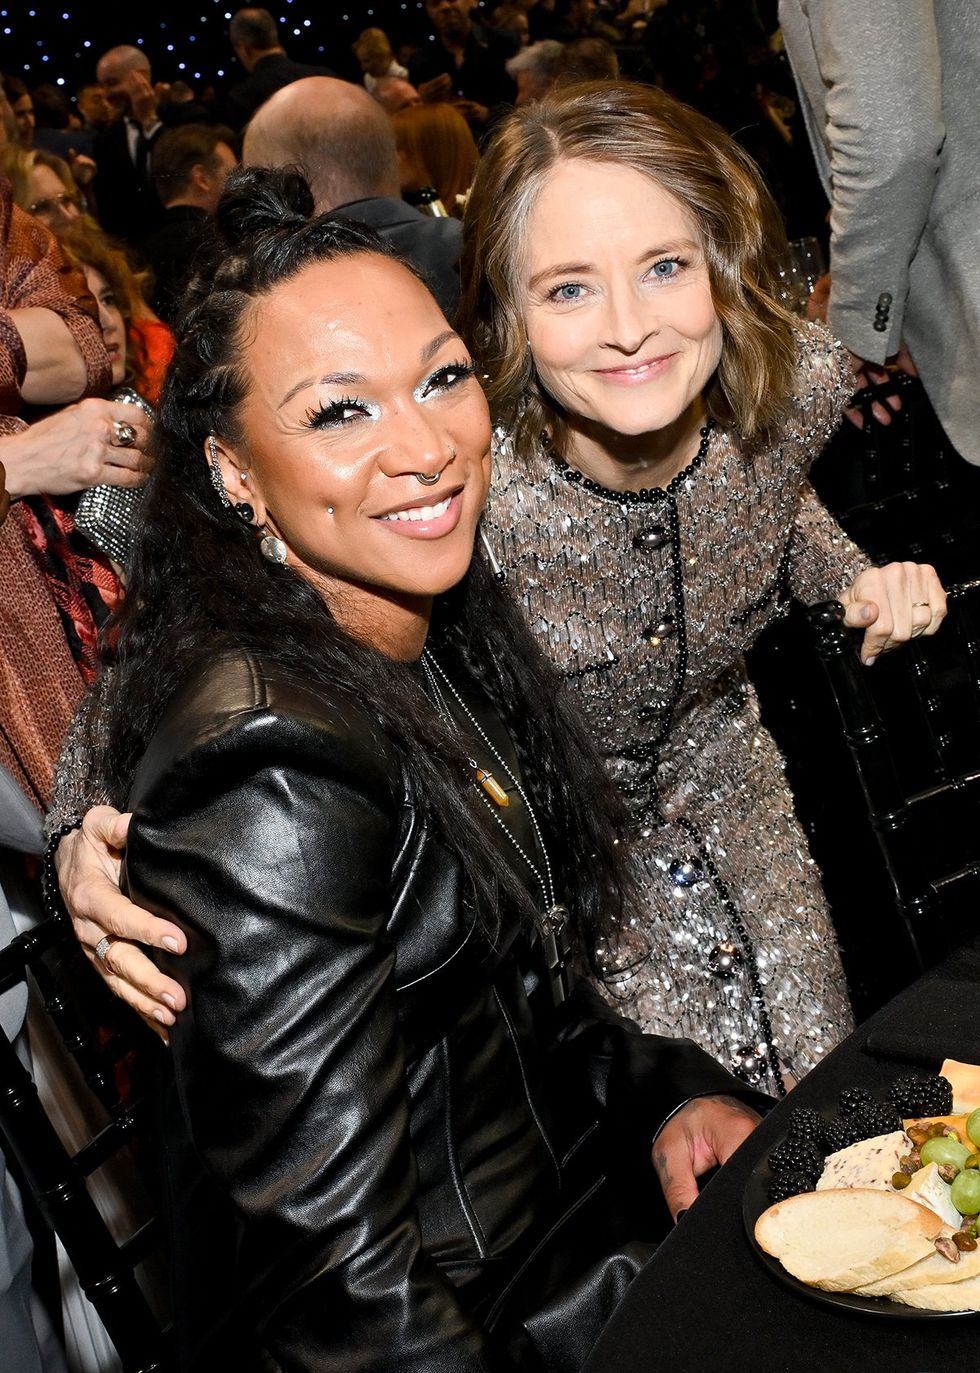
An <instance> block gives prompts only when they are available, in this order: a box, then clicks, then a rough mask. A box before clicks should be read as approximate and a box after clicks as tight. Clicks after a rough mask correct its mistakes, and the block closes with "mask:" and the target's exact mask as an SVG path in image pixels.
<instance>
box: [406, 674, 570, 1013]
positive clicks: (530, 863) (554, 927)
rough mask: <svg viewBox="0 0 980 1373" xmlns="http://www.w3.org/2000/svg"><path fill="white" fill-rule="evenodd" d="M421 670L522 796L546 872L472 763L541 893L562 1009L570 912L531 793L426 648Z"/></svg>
mask: <svg viewBox="0 0 980 1373" xmlns="http://www.w3.org/2000/svg"><path fill="white" fill-rule="evenodd" d="M422 671H423V672H424V674H425V679H426V683H427V685H428V687H429V693H430V695H431V698H432V702H433V704H434V705H435V707H436V710H437V711H438V712H439V714H440V715H441V716H442V718H443V719H444V720H445V721H446V723H447V724H448V725H450V726H451V727H452V728H453V729H454V730H455V731H456V732H457V734H459V733H461V732H462V731H461V730H460V727H459V724H458V723H457V721H456V719H455V717H454V716H453V713H452V711H451V710H450V708H449V702H448V701H447V699H446V694H445V691H444V690H443V688H445V689H446V691H448V692H449V693H450V695H451V696H452V698H453V700H454V701H455V703H456V705H457V706H458V708H459V709H460V711H462V713H463V715H464V716H465V717H466V719H467V720H468V722H469V724H470V726H471V728H472V729H473V731H474V733H475V734H476V735H477V736H478V738H479V739H480V740H481V741H482V743H483V744H484V746H485V747H486V748H487V750H488V751H489V753H490V756H491V757H492V758H493V759H494V761H495V762H496V764H497V766H498V767H499V768H500V770H501V773H502V774H503V775H504V776H506V777H507V778H508V779H509V780H510V782H511V783H512V785H513V787H514V789H515V790H516V792H517V794H518V795H519V796H520V798H521V800H522V801H523V802H524V808H525V810H526V811H527V817H528V820H529V821H530V824H531V829H532V830H533V831H534V837H535V839H536V840H537V843H538V851H539V852H540V854H541V859H542V862H543V864H544V870H543V871H542V869H541V867H540V866H539V865H538V864H537V863H535V862H534V860H533V859H532V858H531V855H530V854H529V853H528V852H527V850H526V849H525V847H524V845H523V844H522V843H521V841H520V840H519V839H518V838H517V835H516V834H514V833H513V831H512V830H511V829H510V827H509V826H508V825H506V824H505V823H504V821H503V819H502V818H501V816H500V814H499V809H500V808H501V807H502V806H507V805H509V804H510V800H509V798H508V797H507V793H506V792H505V791H504V789H503V787H502V786H501V785H500V783H499V782H498V781H497V779H496V778H495V777H494V775H493V773H491V772H488V771H487V770H486V769H485V768H481V767H480V766H479V764H478V763H477V762H476V760H475V759H473V758H469V759H467V762H468V763H469V765H470V767H471V768H472V769H473V772H474V774H475V776H476V780H477V782H478V783H479V786H480V795H481V797H482V798H483V802H484V804H485V805H486V807H487V809H488V810H489V812H490V814H491V815H492V816H493V819H494V822H495V823H496V825H497V826H498V827H499V828H500V829H501V830H502V831H503V833H504V834H505V835H506V837H507V840H508V842H509V843H510V845H511V846H512V847H513V848H514V849H515V850H516V852H517V853H518V854H519V856H520V857H521V859H522V860H523V861H524V863H525V865H526V866H527V868H528V870H529V871H530V872H531V873H532V874H533V875H534V878H535V880H536V881H537V883H538V886H539V887H540V889H541V896H542V898H543V902H544V910H543V911H542V912H541V914H540V916H539V917H538V929H539V933H540V935H541V944H542V949H543V950H544V955H545V962H546V963H547V966H548V973H549V977H550V980H551V993H552V997H553V998H554V1002H555V1005H556V1006H557V1005H560V1004H561V1003H562V1002H563V1001H564V1000H565V998H566V997H567V996H568V992H569V986H568V972H567V968H566V964H567V961H568V958H569V956H570V954H571V942H570V940H569V936H568V919H569V911H568V907H567V906H564V905H562V904H561V902H559V901H558V900H557V899H556V896H555V884H554V878H553V875H552V871H551V860H550V858H549V857H548V850H547V848H546V846H545V842H544V836H543V835H542V833H541V826H540V825H539V824H538V817H537V815H536V814H535V811H534V807H533V806H532V805H531V802H530V800H529V799H528V795H527V792H526V791H525V790H524V787H523V785H522V784H521V781H520V778H519V777H517V776H516V775H515V774H514V772H513V771H512V770H511V768H510V767H508V765H507V762H506V760H505V759H504V758H503V756H502V755H501V754H500V753H499V752H498V750H497V748H496V747H495V746H494V744H493V742H492V740H491V739H490V738H489V736H488V735H487V733H486V731H485V730H484V729H483V727H482V726H481V724H480V722H479V720H477V718H476V716H475V715H474V714H473V712H472V711H471V710H470V708H469V707H468V706H467V704H466V702H465V701H464V700H463V698H462V697H461V696H460V694H459V692H458V691H457V690H456V688H455V686H454V685H453V683H452V682H451V681H450V679H449V678H448V677H447V675H446V673H445V671H444V670H443V668H442V666H441V664H440V663H438V662H437V661H436V659H435V658H434V657H433V655H432V653H431V652H430V650H429V649H427V648H424V649H423V650H422ZM498 793H500V794H501V795H502V796H503V798H504V799H503V801H501V800H499V799H498Z"/></svg>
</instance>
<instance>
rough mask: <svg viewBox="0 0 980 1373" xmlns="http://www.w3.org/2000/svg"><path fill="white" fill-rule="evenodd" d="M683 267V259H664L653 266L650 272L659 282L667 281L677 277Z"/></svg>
mask: <svg viewBox="0 0 980 1373" xmlns="http://www.w3.org/2000/svg"><path fill="white" fill-rule="evenodd" d="M683 266H684V262H683V259H681V258H679V257H664V258H661V259H660V261H659V262H655V263H654V264H653V266H652V267H651V268H650V272H651V275H652V276H655V277H657V278H658V279H659V280H660V281H669V280H670V279H671V277H675V276H677V274H678V273H679V272H680V270H681V268H682V267H683Z"/></svg>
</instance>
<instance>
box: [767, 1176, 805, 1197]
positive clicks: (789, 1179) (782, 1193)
mask: <svg viewBox="0 0 980 1373" xmlns="http://www.w3.org/2000/svg"><path fill="white" fill-rule="evenodd" d="M812 1190H813V1183H812V1182H811V1181H810V1179H809V1178H808V1177H805V1176H804V1175H803V1174H802V1173H780V1174H779V1177H776V1178H773V1180H772V1182H770V1184H769V1200H770V1202H772V1203H773V1204H775V1203H776V1202H777V1201H785V1200H786V1198H787V1197H796V1196H799V1194H800V1193H801V1192H810V1191H812Z"/></svg>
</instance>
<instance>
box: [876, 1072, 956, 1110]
mask: <svg viewBox="0 0 980 1373" xmlns="http://www.w3.org/2000/svg"><path fill="white" fill-rule="evenodd" d="M888 1100H889V1102H890V1104H891V1105H892V1106H894V1108H895V1110H896V1111H897V1112H898V1114H899V1115H900V1116H906V1117H907V1116H948V1115H949V1114H950V1112H951V1111H952V1109H953V1089H952V1087H951V1086H950V1084H949V1082H948V1081H947V1079H946V1078H944V1077H916V1076H915V1075H914V1074H908V1075H907V1076H906V1077H900V1078H898V1079H897V1080H896V1081H895V1082H894V1083H892V1086H891V1090H890V1091H889V1093H888Z"/></svg>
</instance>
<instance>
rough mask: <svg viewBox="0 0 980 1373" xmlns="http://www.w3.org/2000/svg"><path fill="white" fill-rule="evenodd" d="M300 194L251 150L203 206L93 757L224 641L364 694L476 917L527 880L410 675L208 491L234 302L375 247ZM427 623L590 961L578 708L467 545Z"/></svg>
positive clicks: (604, 840) (619, 893)
mask: <svg viewBox="0 0 980 1373" xmlns="http://www.w3.org/2000/svg"><path fill="white" fill-rule="evenodd" d="M312 211H313V202H312V198H311V196H310V192H309V189H308V187H307V185H306V183H305V181H304V180H303V179H302V177H301V176H299V174H298V173H296V172H293V171H275V172H273V171H268V170H259V169H250V170H243V171H239V172H237V173H234V174H233V175H232V176H231V177H230V178H229V180H228V183H227V187H226V189H225V192H224V194H223V196H222V199H221V202H220V204H219V206H218V211H217V216H216V225H215V239H214V243H213V244H212V247H211V250H210V257H209V259H208V261H209V266H208V268H207V270H206V271H203V272H201V273H200V274H199V275H198V277H197V279H196V281H195V282H193V283H192V285H191V287H190V289H189V292H188V295H187V298H186V299H185V303H184V308H183V312H182V315H181V319H180V322H179V324H178V329H177V350H176V353H175V355H174V358H173V361H172V363H171V365H170V370H169V372H168V375H167V380H166V384H165V387H164V392H163V399H162V404H161V410H160V419H159V424H158V427H157V432H156V438H155V453H156V466H155V469H154V474H153V477H152V479H151V482H150V485H149V487H148V489H147V495H146V499H145V502H144V506H143V516H142V527H141V530H140V533H139V535H138V537H137V540H136V544H135V548H134V553H133V559H132V566H131V577H130V585H129V589H128V594H127V597H126V601H125V604H124V607H123V609H122V611H121V613H120V617H119V620H118V623H117V629H116V634H115V636H114V648H113V649H112V651H111V660H112V665H113V671H112V673H111V675H110V676H108V677H107V679H106V682H105V686H104V690H103V691H102V693H101V699H97V700H96V703H95V704H94V705H93V708H92V709H93V721H94V719H95V717H96V716H97V718H98V728H94V727H93V729H92V731H91V737H92V740H93V743H94V745H95V748H96V752H97V754H98V769H99V773H100V775H101V780H102V781H103V782H104V783H105V785H106V787H107V790H108V792H109V794H110V795H112V797H113V798H114V800H115V801H116V802H117V804H123V803H124V802H125V799H126V796H127V793H128V791H129V787H130V784H131V779H132V777H133V774H134V771H135V769H136V766H137V764H138V763H139V761H140V759H141V757H142V755H143V753H144V752H145V750H146V747H147V745H148V743H149V741H150V738H151V736H152V734H153V732H154V730H155V729H156V727H157V725H158V723H159V721H160V718H161V715H162V713H163V711H164V709H165V707H166V705H167V702H168V701H169V700H170V698H171V697H172V696H173V694H174V692H175V691H176V690H177V689H178V687H179V686H180V685H181V683H182V682H183V681H185V680H186V679H187V678H188V676H189V675H191V674H192V673H193V672H194V671H195V670H196V669H198V668H199V667H201V666H202V665H203V664H204V663H205V662H208V661H211V660H213V658H214V656H215V654H216V653H217V652H219V651H221V650H222V649H223V648H227V649H236V648H237V649H247V650H250V651H253V652H255V653H257V654H259V655H261V656H262V658H263V659H265V660H266V661H271V662H274V663H276V664H278V665H280V666H281V667H283V668H284V669H286V670H287V671H288V672H290V673H293V674H296V675H298V676H300V677H301V678H303V679H305V680H307V681H310V682H313V683H320V684H323V685H325V686H326V687H327V688H328V689H329V691H330V693H331V694H333V695H335V694H336V693H338V692H340V693H343V694H344V695H345V696H348V697H349V698H351V699H354V700H357V701H361V702H363V703H366V706H367V709H368V710H369V711H370V712H371V713H372V714H373V715H374V717H375V718H376V720H377V723H378V726H379V728H380V729H381V731H382V732H383V733H384V734H385V735H386V736H387V737H388V738H390V739H391V740H392V741H393V742H394V743H395V745H396V747H398V748H399V749H400V751H401V753H402V755H403V757H404V759H405V761H406V764H407V768H408V773H409V776H410V777H411V778H412V779H413V780H414V784H415V791H416V793H417V796H418V798H419V801H420V803H421V804H422V805H423V806H424V807H425V808H426V810H427V811H428V815H429V818H430V821H431V823H432V824H433V825H434V826H436V827H437V829H438V831H439V834H440V838H441V839H442V841H443V842H444V844H445V845H446V847H447V848H449V849H450V850H452V851H453V852H455V854H456V855H457V856H458V858H459V860H460V862H461V863H462V865H463V867H464V869H465V871H466V872H467V873H468V874H469V876H470V878H471V880H472V883H473V887H474V890H475V896H476V905H477V910H478V911H479V912H480V916H481V919H482V921H483V922H484V924H485V925H487V926H488V927H489V928H490V929H491V930H492V929H493V928H494V927H495V925H496V915H495V913H496V910H497V905H498V902H499V901H500V899H501V898H502V897H504V898H508V897H509V898H511V899H513V900H516V901H518V902H520V903H521V904H522V905H523V906H524V908H525V910H526V909H527V904H528V903H527V896H526V892H525V890H524V888H523V886H522V884H521V883H520V882H519V881H518V880H517V878H516V877H515V876H514V875H513V874H512V873H511V872H510V871H509V870H508V869H507V868H506V866H502V865H501V864H500V861H499V846H498V844H497V842H496V840H495V838H494V835H493V828H494V826H493V819H492V817H490V816H488V814H487V809H486V806H485V804H484V803H483V801H482V798H481V797H480V795H479V794H478V789H477V788H476V786H475V785H474V782H473V776H472V772H471V771H470V769H469V767H468V765H467V762H466V759H465V756H464V755H463V752H462V748H461V744H460V742H459V740H458V738H457V737H456V736H455V735H454V734H453V733H452V731H451V729H450V727H449V726H448V725H447V724H446V723H445V722H443V721H442V720H441V719H440V717H439V715H438V714H437V712H436V711H435V709H434V707H433V705H432V703H431V702H430V701H429V700H428V698H427V697H426V695H425V692H424V689H423V686H422V679H421V675H420V674H419V673H417V672H414V671H412V670H411V669H410V668H407V667H406V665H405V664H403V663H398V662H396V661H394V660H392V659H390V658H388V657H387V656H385V655H384V654H383V653H381V652H379V651H378V650H376V649H374V648H372V647H370V646H369V645H367V644H365V643H363V642H360V641H358V640H357V639H355V638H354V637H352V636H351V635H350V634H348V633H347V632H345V631H344V630H343V629H342V628H341V627H340V625H339V624H338V623H337V621H336V620H335V619H334V618H333V617H332V615H331V614H330V611H329V610H328V608H327V606H326V605H325V604H324V602H323V600H322V599H321V598H320V596H319V595H318V594H317V593H316V592H315V591H314V590H313V588H312V586H311V585H310V584H309V583H308V582H307V581H306V580H304V578H303V577H302V576H301V575H300V574H299V573H297V572H296V571H295V570H294V569H293V568H291V567H289V566H285V565H283V566H278V565H275V564H273V563H271V562H269V561H268V560H267V559H265V558H263V557H262V556H261V554H260V553H259V548H258V540H257V538H256V533H255V530H254V529H253V528H251V527H249V526H248V525H246V524H244V523H243V522H242V520H241V519H239V518H238V516H237V515H236V514H235V513H234V511H232V510H230V509H229V508H228V507H227V506H226V505H225V504H224V503H223V502H222V500H221V498H220V496H219V494H218V492H217V491H216V489H215V486H214V485H213V483H212V480H211V477H210V473H209V468H208V463H207V461H206V459H205V456H204V445H205V442H206V439H207V436H208V435H210V434H214V435H217V436H220V437H221V438H224V439H226V440H229V441H231V442H232V443H238V442H241V441H242V438H243V436H242V434H241V433H240V432H239V415H240V409H241V405H242V402H243V400H244V399H245V396H246V392H247V386H248V379H247V375H246V372H245V370H244V368H243V365H242V352H243V350H242V342H241V336H242V330H243V322H244V320H245V318H246V316H247V311H248V307H249V306H250V305H251V303H252V302H253V301H254V300H255V299H256V298H257V297H260V296H262V295H263V294H264V293H267V292H269V291H271V290H273V289H274V288H275V287H276V286H277V285H278V284H279V283H281V282H285V281H288V280H289V279H290V278H292V277H294V276H295V275H296V274H297V273H298V272H300V271H301V270H302V269H303V268H304V267H305V266H306V265H307V264H309V263H312V262H325V261H331V260H335V259H338V258H345V257H354V256H355V255H358V254H361V253H366V252H369V253H379V254H384V255H386V256H389V257H391V256H394V255H393V254H392V253H390V252H389V250H388V249H387V248H386V247H385V246H383V244H382V243H381V241H380V240H379V239H378V238H377V237H376V236H375V235H374V234H373V233H371V232H370V231H369V230H367V229H364V228H361V227H359V226H358V225H355V224H350V223H347V222H345V221H343V220H338V219H333V218H330V217H329V216H325V215H324V216H319V217H312ZM354 270H356V268H355V269H354ZM433 640H436V641H438V642H439V643H440V644H442V645H444V646H445V649H446V652H447V657H446V661H447V662H449V661H452V662H453V663H454V664H456V663H458V664H459V665H460V668H461V670H462V671H463V672H464V673H465V675H466V676H468V677H469V678H470V679H472V680H475V681H476V682H477V683H479V685H480V687H481V688H482V690H483V691H484V692H485V693H486V695H487V696H488V697H489V698H490V700H491V701H492V703H493V704H494V705H495V707H496V708H497V710H498V711H499V712H500V714H501V716H502V717H503V718H504V720H505V721H506V723H507V726H508V728H509V730H510V732H511V735H512V737H513V739H514V741H515V745H516V748H517V752H518V756H519V758H520V761H521V766H522V771H523V781H524V786H525V789H526V791H527V792H528V794H529V796H530V798H531V801H532V804H533V806H534V808H535V811H536V813H537V816H538V820H539V823H540V825H541V828H542V831H543V835H544V839H545V843H546V846H547V849H548V852H549V856H550V858H551V863H552V869H553V872H554V875H555V887H556V890H557V891H558V892H559V893H560V895H561V896H563V897H564V899H565V900H566V902H567V904H568V905H569V907H570V909H571V910H572V913H573V916H574V918H575V928H576V930H577V934H578V937H579V944H580V949H581V951H582V953H584V954H585V955H586V957H587V958H588V960H589V962H591V963H592V964H593V966H595V948H596V943H597V941H598V938H599V937H600V935H601V934H602V933H603V931H604V929H605V927H607V926H608V925H609V924H610V923H612V922H615V921H616V920H617V919H618V917H619V915H620V914H621V909H622V902H623V894H624V888H623V885H622V879H621V876H620V871H619V869H620V864H619V855H618V852H617V837H616V835H617V830H618V828H619V826H620V825H621V822H622V816H621V813H620V809H619V806H620V803H619V799H618V795H617V793H616V792H615V790H614V788H613V787H612V784H611V783H610V782H609V781H608V779H607V778H606V776H605V773H604V770H603V769H602V767H601V765H600V764H599V762H598V759H597V757H596V756H595V754H594V752H593V750H592V747H591V744H590V740H589V738H588V736H587V732H586V730H585V727H584V724H583V722H582V721H581V720H580V719H579V718H578V716H577V715H576V714H575V712H574V710H573V709H571V708H570V707H569V705H568V704H566V701H565V698H564V695H563V693H562V691H561V690H560V688H559V684H558V682H557V681H556V679H555V676H554V673H553V671H552V669H551V668H550V665H548V664H546V662H545V661H544V659H543V656H542V654H541V653H540V652H539V650H538V648H537V645H536V643H535V642H534V640H533V637H532V635H531V632H530V630H529V628H528V626H527V624H526V623H525V621H524V619H523V617H522V615H521V614H520V612H519V611H518V609H517V607H516V606H515V605H514V604H513V603H512V602H511V600H510V598H509V596H508V594H507V593H506V591H505V590H504V588H503V587H501V586H500V585H499V584H498V583H497V582H496V581H495V579H494V577H493V576H492V574H491V572H490V570H489V569H488V567H487V566H486V564H485V562H484V560H483V558H482V557H481V556H478V557H476V558H475V559H474V561H473V564H472V565H471V567H470V569H469V571H468V573H467V574H466V576H465V577H464V579H463V581H462V582H461V583H460V584H459V585H458V586H457V587H455V588H454V589H453V590H452V591H451V592H449V593H448V594H447V595H446V596H444V597H441V598H439V599H438V600H437V603H436V606H435V609H434V614H433V623H432V628H431V630H430V641H433Z"/></svg>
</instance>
